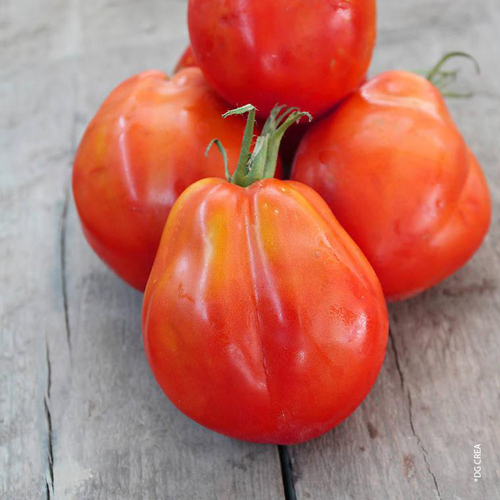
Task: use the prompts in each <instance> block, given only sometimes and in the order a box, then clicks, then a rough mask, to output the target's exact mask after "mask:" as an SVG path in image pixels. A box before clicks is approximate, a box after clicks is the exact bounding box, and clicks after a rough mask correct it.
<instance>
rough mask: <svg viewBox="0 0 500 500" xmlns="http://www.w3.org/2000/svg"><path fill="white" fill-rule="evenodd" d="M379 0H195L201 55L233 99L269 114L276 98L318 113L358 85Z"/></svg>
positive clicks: (192, 21)
mask: <svg viewBox="0 0 500 500" xmlns="http://www.w3.org/2000/svg"><path fill="white" fill-rule="evenodd" d="M376 17H377V15H376V1H375V0H350V1H345V0H331V1H327V2H326V1H324V0H308V1H303V2H290V0H273V1H269V0H254V1H252V2H240V1H238V0H189V4H188V25H189V34H190V40H191V47H192V49H193V53H194V55H195V57H196V61H197V63H198V65H199V66H200V68H201V69H202V70H203V73H204V74H205V76H206V78H207V80H208V81H209V82H210V84H211V85H212V86H213V87H214V88H215V89H216V90H217V91H218V92H219V93H220V94H221V95H222V96H223V97H224V98H225V99H226V100H227V101H228V102H230V103H232V104H234V105H240V104H242V103H245V102H251V103H252V104H253V105H255V106H256V107H257V109H258V111H259V114H260V116H264V117H267V115H268V114H269V112H270V111H271V109H272V107H273V106H274V105H275V104H276V103H278V102H279V103H286V104H287V105H289V106H297V107H299V108H301V109H306V110H307V111H309V112H310V113H311V114H312V115H313V116H314V117H315V118H319V117H320V116H321V115H323V114H325V113H326V112H328V111H329V110H331V109H333V107H334V106H335V105H336V104H337V103H338V102H340V101H341V100H342V99H343V98H344V97H345V96H347V95H348V94H349V93H351V92H352V91H354V90H355V89H356V88H357V87H358V85H359V84H360V82H361V80H362V79H363V77H364V75H365V74H366V71H367V69H368V66H369V64H370V61H371V57H372V52H373V48H374V45H375V39H376Z"/></svg>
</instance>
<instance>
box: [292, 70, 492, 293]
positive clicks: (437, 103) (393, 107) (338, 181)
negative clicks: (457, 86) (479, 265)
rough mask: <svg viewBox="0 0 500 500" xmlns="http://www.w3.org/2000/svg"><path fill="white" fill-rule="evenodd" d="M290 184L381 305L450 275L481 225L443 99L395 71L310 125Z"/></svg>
mask: <svg viewBox="0 0 500 500" xmlns="http://www.w3.org/2000/svg"><path fill="white" fill-rule="evenodd" d="M292 179H294V180H297V181H300V182H304V183H306V184H308V185H309V186H311V187H313V188H314V189H315V190H317V192H318V193H319V194H320V195H321V196H322V197H323V198H324V199H325V201H326V202H327V203H328V205H329V206H330V208H331V209H332V211H333V212H334V214H335V216H336V217H337V219H338V220H339V222H340V223H341V224H342V226H343V227H344V229H346V231H347V232H348V233H349V234H350V236H351V237H352V238H353V239H354V241H356V243H357V244H358V245H359V247H360V248H361V250H362V251H363V252H364V254H365V255H366V257H367V258H368V260H369V261H370V263H371V264H372V265H373V267H374V269H375V272H376V273H377V275H378V277H379V279H380V282H381V284H382V287H383V289H384V292H385V295H386V297H387V298H388V299H389V300H391V301H394V300H403V299H406V298H409V297H412V296H414V295H416V294H418V293H420V292H422V291H424V290H426V289H428V288H430V287H432V286H434V285H436V284H438V283H439V282H441V281H442V280H444V279H445V278H447V277H448V276H450V275H451V274H453V273H454V272H456V271H457V270H458V269H459V268H460V267H462V266H463V265H464V264H465V263H466V262H467V261H468V260H469V259H470V258H471V257H472V255H473V254H474V253H475V252H476V250H477V249H478V248H479V246H480V245H481V243H482V241H483V239H484V237H485V236H486V234H487V232H488V228H489V225H490V222H491V201H490V195H489V191H488V186H487V183H486V181H485V178H484V175H483V173H482V171H481V168H480V166H479V164H478V162H477V160H476V158H475V157H474V155H473V154H472V152H471V151H470V149H469V148H468V147H467V145H466V143H465V141H464V139H463V137H462V136H461V134H460V132H459V131H458V129H457V127H456V125H455V124H454V122H453V120H452V118H451V116H450V114H449V112H448V110H447V108H446V104H445V102H444V99H443V96H442V95H441V93H440V91H439V90H438V89H437V88H436V87H435V86H434V85H433V84H431V83H430V82H429V81H428V80H426V79H425V78H423V77H422V76H418V75H415V74H413V73H408V72H404V71H389V72H386V73H383V74H381V75H379V76H377V77H375V78H373V79H371V80H369V81H368V82H367V83H366V84H365V85H364V86H362V87H361V88H360V89H359V90H358V91H357V92H355V93H354V94H353V95H352V96H350V97H349V98H347V99H346V101H344V102H343V103H342V104H341V106H340V107H339V108H338V109H337V110H336V111H335V113H333V114H332V115H330V116H328V117H326V118H325V119H324V120H322V121H321V122H318V123H316V124H315V125H313V126H312V127H311V128H310V130H309V131H308V133H307V134H306V136H305V138H304V139H303V141H302V142H301V144H300V147H299V151H298V153H297V155H296V157H295V161H294V166H293V171H292Z"/></svg>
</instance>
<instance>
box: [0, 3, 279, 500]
mask: <svg viewBox="0 0 500 500" xmlns="http://www.w3.org/2000/svg"><path fill="white" fill-rule="evenodd" d="M185 8H186V4H185V2H175V1H161V2H160V1H148V2H135V1H130V0H129V1H125V2H122V1H121V2H114V1H104V0H99V1H96V0H94V1H85V2H84V1H68V2H66V1H62V0H50V1H48V2H43V5H42V4H41V3H40V2H37V1H35V0H23V1H22V2H17V1H14V0H11V1H10V2H2V3H0V16H1V17H0V25H1V29H0V43H2V51H1V52H0V74H1V77H2V81H1V83H0V99H1V101H0V109H2V113H1V115H0V167H1V178H0V179H1V181H0V182H1V184H0V185H1V196H0V210H1V226H0V242H1V246H0V283H1V287H2V292H1V295H0V299H1V300H0V308H1V309H0V313H1V319H0V327H1V333H0V335H1V336H0V363H1V367H0V498H2V499H4V498H5V499H8V500H11V499H12V500H18V499H19V500H25V499H29V500H31V499H37V498H56V499H82V500H83V499H85V500H87V499H88V500H95V499H99V498H102V499H111V500H113V499H117V500H118V499H120V500H122V499H129V498H130V499H132V498H133V499H157V498H165V499H167V498H168V499H176V500H177V499H193V498H196V499H232V498H239V499H250V498H266V499H267V498H269V499H279V498H283V486H282V479H281V472H280V465H279V457H278V453H277V449H276V447H274V446H256V445H250V444H246V443H241V442H237V441H234V440H230V439H229V438H225V437H222V436H219V435H217V434H215V433H212V432H210V431H208V430H205V429H203V428H202V427H200V426H198V425H197V424H195V423H193V422H191V421H190V420H189V419H187V418H186V417H184V416H183V415H182V414H181V413H180V412H178V411H177V410H176V409H175V408H174V407H173V406H172V405H171V404H170V403H169V402H168V401H167V399H166V398H165V397H164V396H163V394H162V393H161V391H160V389H159V388H158V387H157V385H156V382H155V381H154V379H153V377H152V375H151V373H150V370H149V368H148V366H147V362H146V360H145V356H144V353H143V348H142V337H141V329H140V308H141V300H142V296H141V294H139V293H137V292H134V291H133V290H131V289H130V288H128V287H127V286H126V285H125V284H123V283H122V282H120V280H119V279H118V278H116V277H115V276H114V275H113V274H112V273H111V272H110V271H109V270H108V269H107V268H105V266H104V265H103V264H102V263H101V262H100V261H99V260H98V259H97V257H95V256H94V255H93V253H92V251H91V250H90V249H89V247H88V245H87V243H86V242H85V241H84V239H83V236H82V234H81V230H80V227H79V223H78V220H77V217H76V213H75V209H74V205H73V201H72V200H71V196H70V189H69V181H70V172H71V162H72V156H73V154H74V149H75V146H76V144H77V141H78V139H79V137H80V136H81V134H82V132H83V129H84V127H85V125H86V123H87V122H88V120H89V119H90V118H91V117H92V115H93V114H94V112H95V111H96V109H97V107H98V105H99V104H100V103H101V102H102V100H103V99H104V97H105V96H106V94H107V93H108V92H109V91H110V90H111V89H112V88H113V87H114V86H115V85H117V84H118V83H119V82H120V81H121V80H123V79H124V78H126V77H128V76H130V75H132V74H133V73H135V72H138V71H141V70H145V69H150V68H159V69H165V70H168V69H170V68H171V67H172V66H173V64H174V62H175V60H176V58H177V57H178V56H179V54H180V53H181V51H182V49H183V48H184V46H185V45H186V43H187V34H186V23H185ZM4 48H6V49H7V50H6V51H4V50H3V49H4Z"/></svg>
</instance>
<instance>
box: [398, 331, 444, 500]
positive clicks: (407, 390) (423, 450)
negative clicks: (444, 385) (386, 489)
mask: <svg viewBox="0 0 500 500" xmlns="http://www.w3.org/2000/svg"><path fill="white" fill-rule="evenodd" d="M389 338H390V339H391V346H392V351H393V353H394V360H395V364H396V370H397V371H398V374H399V381H400V383H401V389H402V391H403V394H406V395H407V400H408V419H409V423H410V429H411V432H412V434H413V437H414V438H415V439H416V441H417V445H418V447H419V449H420V451H421V453H422V458H423V459H424V462H425V465H426V468H427V471H428V472H429V474H430V476H431V478H432V481H433V483H434V487H435V489H436V493H437V496H438V498H439V500H442V496H441V491H440V490H439V485H438V482H437V479H436V475H435V474H434V472H433V471H432V468H431V464H430V462H429V453H428V452H427V449H426V448H425V446H424V445H423V443H422V440H421V439H420V436H419V435H418V434H417V431H416V430H415V424H414V423H413V400H412V397H411V392H410V388H409V387H407V386H406V383H405V378H404V374H403V370H402V369H401V365H400V363H399V354H398V350H397V348H396V343H395V342H394V337H393V334H392V331H391V329H389Z"/></svg>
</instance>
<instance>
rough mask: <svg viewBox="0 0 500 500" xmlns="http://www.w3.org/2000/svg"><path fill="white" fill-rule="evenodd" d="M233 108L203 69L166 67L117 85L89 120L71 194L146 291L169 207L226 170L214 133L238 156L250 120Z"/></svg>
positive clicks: (109, 253) (112, 258)
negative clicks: (171, 70)
mask: <svg viewBox="0 0 500 500" xmlns="http://www.w3.org/2000/svg"><path fill="white" fill-rule="evenodd" d="M227 109H228V106H227V104H226V103H225V102H223V101H222V100H221V99H220V98H219V97H218V95H216V94H215V92H214V91H213V90H212V89H211V88H210V87H209V86H208V84H207V83H206V81H205V79H204V77H203V75H202V73H201V71H200V70H199V69H197V68H190V69H185V70H183V71H181V72H179V73H178V74H177V75H175V76H174V77H173V78H172V79H169V78H168V77H167V76H166V75H165V74H164V73H162V72H160V71H147V72H145V73H141V74H139V75H136V76H134V77H132V78H130V79H129V80H127V81H125V82H124V83H122V84H121V85H120V86H119V87H117V88H116V89H115V90H114V91H113V92H112V93H111V95H110V96H109V97H108V98H107V99H106V100H105V102H104V103H103V105H102V106H101V108H100V109H99V111H98V112H97V114H96V116H95V117H94V118H93V120H92V121H91V123H90V125H89V126H88V128H87V130H86V132H85V135H84V137H83V139H82V141H81V144H80V146H79V148H78V151H77V154H76V158H75V163H74V168H73V193H74V198H75V202H76V206H77V209H78V213H79V216H80V219H81V222H82V226H83V230H84V233H85V236H86V237H87V240H88V242H89V243H90V245H91V246H92V248H93V249H94V250H95V252H96V253H97V254H98V255H99V256H100V257H101V259H102V260H104V262H106V263H107V264H108V265H109V267H111V269H113V270H114V271H115V272H116V273H117V274H118V275H119V276H121V277H122V278H123V279H124V280H125V281H126V282H127V283H129V284H130V285H132V286H133V287H135V288H137V289H139V290H143V289H144V288H145V286H146V282H147V279H148V276H149V273H150V271H151V267H152V265H153V260H154V258H155V255H156V251H157V248H158V244H159V242H160V238H161V233H162V231H163V227H164V225H165V221H166V219H167V216H168V213H169V211H170V209H171V208H172V205H173V204H174V202H175V200H176V199H177V197H178V196H179V195H180V194H181V193H182V191H184V189H185V188H186V187H188V186H189V185H190V184H192V183H193V182H195V181H197V180H199V179H202V178H204V177H207V176H214V177H224V175H225V174H224V169H223V167H222V165H221V162H220V158H219V157H218V155H217V154H216V152H215V151H213V152H212V153H211V154H210V155H209V156H208V157H207V158H205V156H204V153H205V149H206V147H207V145H208V143H209V142H210V140H211V139H213V138H214V137H218V138H220V139H221V140H222V141H223V142H224V143H225V145H226V147H227V150H228V156H229V161H230V163H236V161H237V159H238V152H239V149H240V144H241V134H242V132H243V130H244V126H245V122H244V120H243V119H242V118H241V117H232V118H229V119H228V120H223V119H222V118H221V114H222V113H223V112H224V111H226V110H227Z"/></svg>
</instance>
